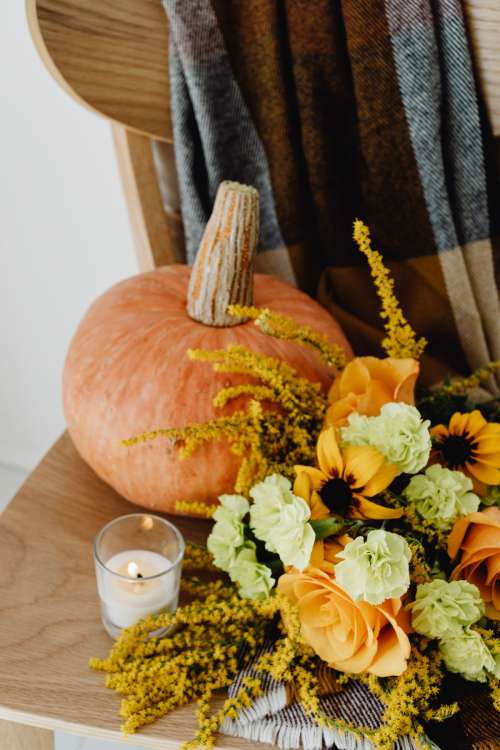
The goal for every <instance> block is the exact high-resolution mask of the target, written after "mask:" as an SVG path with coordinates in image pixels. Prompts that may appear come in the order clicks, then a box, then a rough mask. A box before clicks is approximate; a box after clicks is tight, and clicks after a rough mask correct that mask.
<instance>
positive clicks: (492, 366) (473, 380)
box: [439, 359, 500, 396]
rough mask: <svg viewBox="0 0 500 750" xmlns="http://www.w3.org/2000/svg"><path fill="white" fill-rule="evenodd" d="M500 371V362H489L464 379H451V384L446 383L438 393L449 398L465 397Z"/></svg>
mask: <svg viewBox="0 0 500 750" xmlns="http://www.w3.org/2000/svg"><path fill="white" fill-rule="evenodd" d="M499 369H500V360H498V359H497V360H495V361H494V362H490V363H489V364H487V365H485V366H484V367H480V368H479V369H477V370H474V372H473V373H472V374H471V375H468V376H467V377H466V378H453V380H452V381H451V383H446V384H445V385H442V386H441V387H440V388H439V393H442V394H446V395H449V396H467V394H468V393H469V392H470V391H471V390H472V389H473V388H477V386H478V385H480V384H481V383H483V382H484V381H485V380H487V379H488V378H489V376H490V375H491V374H492V373H494V372H496V371H497V370H499Z"/></svg>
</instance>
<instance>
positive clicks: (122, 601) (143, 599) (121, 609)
mask: <svg viewBox="0 0 500 750" xmlns="http://www.w3.org/2000/svg"><path fill="white" fill-rule="evenodd" d="M170 565H171V561H170V560H169V559H168V558H166V557H164V556H163V555H160V554H159V553H158V552H151V551H150V550H144V549H133V550H126V551H124V552H119V553H118V554H117V555H114V556H113V557H111V558H110V559H109V560H108V561H107V562H106V567H107V568H108V570H111V571H113V572H114V573H119V574H120V576H126V577H127V578H120V577H119V576H113V575H107V576H106V578H105V580H104V581H103V582H101V583H104V585H103V586H102V590H101V591H100V594H101V599H102V601H103V604H104V606H105V607H106V610H107V615H108V618H109V619H110V620H111V622H112V623H113V624H114V625H117V626H118V627H119V628H128V627H129V626H130V625H135V623H136V622H138V621H139V620H141V619H142V618H143V617H146V616H147V615H150V614H152V613H154V612H161V611H166V610H168V611H173V610H174V609H175V608H176V606H177V591H176V585H175V574H174V572H173V571H172V573H166V574H165V575H162V576H160V577H158V578H153V579H151V580H148V577H149V576H156V575H158V574H159V573H164V572H165V571H166V570H168V568H169V567H170Z"/></svg>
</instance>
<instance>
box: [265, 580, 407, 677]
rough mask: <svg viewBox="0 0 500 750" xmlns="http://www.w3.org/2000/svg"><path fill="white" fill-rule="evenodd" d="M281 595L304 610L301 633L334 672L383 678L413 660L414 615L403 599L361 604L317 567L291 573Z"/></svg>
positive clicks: (280, 587) (281, 582) (280, 588)
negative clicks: (411, 615)
mask: <svg viewBox="0 0 500 750" xmlns="http://www.w3.org/2000/svg"><path fill="white" fill-rule="evenodd" d="M278 591H280V592H281V593H282V594H284V595H285V596H286V597H287V598H288V599H289V600H290V601H291V602H292V603H293V604H296V605H297V607H298V610H299V617H300V623H301V633H302V637H303V638H304V640H305V641H306V642H307V643H308V644H309V645H310V646H311V648H313V650H314V651H315V652H316V653H317V654H318V656H319V657H320V658H321V659H323V660H324V661H325V662H327V664H328V665H329V666H330V667H332V668H333V669H338V670H339V671H340V672H350V673H353V674H359V673H360V672H369V673H370V674H375V675H377V676H378V677H391V676H393V675H400V674H402V673H403V672H404V671H405V669H406V661H407V659H408V657H409V656H410V642H409V640H408V636H407V635H406V634H407V633H408V632H409V631H410V625H409V622H410V621H409V615H408V612H406V610H404V609H403V608H402V605H401V601H400V600H399V599H387V600H386V601H385V602H383V603H382V604H379V605H377V606H374V605H373V604H368V603H367V602H363V601H359V602H355V601H353V600H352V599H351V597H350V596H349V595H348V594H347V593H346V592H345V591H344V590H343V589H341V588H340V586H337V584H336V583H335V581H333V579H332V578H331V577H330V576H329V575H327V574H326V573H324V572H323V571H321V570H318V569H317V568H312V567H309V568H307V569H306V570H305V571H304V572H303V573H299V572H298V571H295V570H294V571H292V572H291V573H285V574H284V575H282V576H281V578H280V579H279V581H278Z"/></svg>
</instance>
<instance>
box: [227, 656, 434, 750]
mask: <svg viewBox="0 0 500 750" xmlns="http://www.w3.org/2000/svg"><path fill="white" fill-rule="evenodd" d="M271 647H272V643H271V642H269V643H268V644H266V646H265V647H264V649H263V650H262V652H261V653H260V654H259V656H258V657H257V658H256V659H255V660H254V661H253V662H252V664H250V665H248V666H247V667H246V668H245V669H243V670H242V671H241V672H240V673H239V675H238V677H237V678H236V680H235V681H234V683H233V684H232V685H231V686H230V688H229V696H230V697H234V696H235V695H236V694H237V693H238V691H239V689H240V688H241V687H242V686H243V680H244V678H245V677H248V676H253V675H255V670H254V664H255V662H256V661H257V660H258V658H260V656H261V655H262V654H263V653H264V652H265V651H266V650H269V649H270V648H271ZM261 679H262V685H263V695H262V696H260V697H259V698H257V699H256V700H255V701H254V702H253V704H252V705H251V707H250V708H246V709H243V710H242V711H241V712H240V714H239V716H238V718H237V719H236V720H231V719H226V721H225V722H224V724H223V726H222V728H221V733H222V734H225V735H228V736H230V737H241V738H244V739H247V740H252V741H254V742H263V743H267V744H271V745H277V746H278V747H279V748H280V750H295V749H296V748H297V749H298V748H303V749H304V750H323V749H330V748H332V749H336V750H372V747H373V746H372V743H371V742H370V741H369V740H368V739H366V738H362V737H358V736H357V735H355V734H354V733H349V732H340V731H336V730H333V729H329V728H326V727H321V726H319V725H318V724H317V723H316V722H315V721H314V720H313V719H311V718H310V717H309V716H308V715H307V714H306V713H305V711H304V710H303V709H302V707H301V705H300V704H299V703H298V702H297V701H295V700H294V698H293V695H292V694H291V692H290V689H289V688H288V687H287V686H286V685H285V684H283V683H281V682H277V681H276V680H273V679H272V678H271V677H269V675H264V676H261ZM320 684H321V686H322V693H323V695H322V696H321V698H320V705H321V709H322V711H323V712H324V713H325V714H326V715H327V716H329V717H331V718H333V719H344V720H345V721H348V722H359V723H360V725H363V726H367V727H370V728H372V729H377V728H378V727H379V726H380V724H381V717H382V714H383V710H384V707H383V705H382V703H381V702H380V701H379V700H378V698H376V697H375V696H374V695H373V694H372V693H370V691H369V690H368V689H367V688H366V687H365V686H364V685H363V684H361V683H360V682H355V681H351V682H349V683H347V685H345V686H344V687H343V688H342V690H341V691H338V689H337V690H334V689H333V676H332V673H331V671H330V670H329V669H328V668H326V667H325V670H324V672H323V673H322V674H321V675H320ZM426 741H427V743H430V744H428V746H429V747H430V748H434V750H439V747H438V746H437V745H435V744H434V743H432V742H431V741H430V740H429V739H428V738H426ZM394 750H415V744H414V742H413V740H411V739H410V738H409V737H401V738H400V739H399V740H398V742H397V743H396V744H395V746H394Z"/></svg>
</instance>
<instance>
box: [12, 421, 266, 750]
mask: <svg viewBox="0 0 500 750" xmlns="http://www.w3.org/2000/svg"><path fill="white" fill-rule="evenodd" d="M134 509H135V506H132V505H130V504H129V503H127V502H126V501H125V500H123V499H122V498H120V497H119V496H118V495H117V494H116V493H115V492H114V491H113V490H111V489H110V488H109V487H107V486H106V485H105V484H104V483H103V482H101V480H100V479H98V477H97V476H96V475H95V474H94V473H93V472H92V471H91V470H90V469H89V468H88V467H87V466H86V465H85V464H84V463H83V461H82V460H81V459H80V458H79V456H78V455H77V453H76V451H75V449H74V447H73V444H72V442H71V440H70V438H69V437H68V436H67V435H64V436H63V437H62V438H61V439H60V440H59V441H58V442H57V443H56V444H55V445H54V447H53V448H52V449H51V450H50V452H49V453H48V454H47V456H46V457H45V459H44V460H43V461H42V463H41V464H40V465H39V466H38V468H37V469H36V470H35V471H34V472H33V474H32V475H31V476H30V478H29V479H28V480H27V482H26V484H25V485H24V486H23V487H22V488H21V490H20V491H19V492H18V494H17V495H16V497H15V498H14V500H13V501H12V502H11V504H10V505H9V506H7V508H6V510H5V511H4V513H3V514H2V515H0V570H1V571H2V575H1V579H0V589H1V590H0V720H5V721H13V722H20V723H23V724H28V725H33V726H38V727H42V728H47V729H53V730H56V729H57V730H62V731H66V732H70V733H76V734H80V735H87V736H91V737H98V738H102V739H109V740H115V741H116V740H120V739H121V735H120V732H119V725H120V719H119V717H118V708H119V698H118V696H116V695H115V694H114V693H113V692H111V691H110V690H107V689H106V688H105V687H104V685H103V675H102V674H99V673H95V672H92V671H91V670H90V669H89V668H88V666H87V662H88V659H89V657H91V656H104V655H106V654H107V652H108V650H109V648H110V646H111V644H112V641H111V639H110V638H109V636H108V635H107V634H106V633H105V631H104V629H103V627H102V625H101V621H100V615H99V605H98V599H97V593H96V585H95V577H94V569H93V561H92V540H93V538H94V536H95V534H96V532H97V531H98V530H99V529H100V528H101V527H102V526H103V525H104V524H105V523H107V522H108V521H109V520H111V519H112V518H115V517H116V516H119V515H123V514H125V513H129V512H132V511H133V510H134ZM172 520H173V521H174V523H175V524H176V525H177V526H178V527H179V528H180V529H181V531H182V532H183V533H184V535H185V536H186V538H188V539H191V540H193V541H203V540H204V539H205V538H206V534H207V531H208V528H209V523H208V522H207V521H194V520H192V519H183V518H177V519H172ZM194 730H195V720H194V708H193V707H192V706H186V707H184V708H182V709H179V710H178V711H175V712H173V713H172V714H170V715H169V716H167V717H165V718H164V719H162V720H161V721H159V722H158V723H157V724H155V725H153V726H151V727H148V728H147V729H145V730H144V731H141V732H140V734H138V735H136V736H134V737H133V738H131V740H130V742H131V743H132V744H141V745H144V747H152V748H161V749H162V750H170V749H171V748H178V747H179V745H180V743H181V742H182V741H184V740H187V739H190V738H191V737H192V736H193V733H194ZM219 746H220V747H224V748H235V749H237V748H249V747H251V746H250V745H249V744H248V743H246V742H244V741H243V740H233V739H226V738H221V740H220V743H219ZM254 746H255V745H254ZM7 748H9V750H10V747H9V746H8V745H7V746H5V750H7ZM2 750H4V747H3V746H2ZM30 750H31V749H30ZM33 750H38V748H36V746H35V747H34V748H33ZM43 750H45V748H43Z"/></svg>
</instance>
